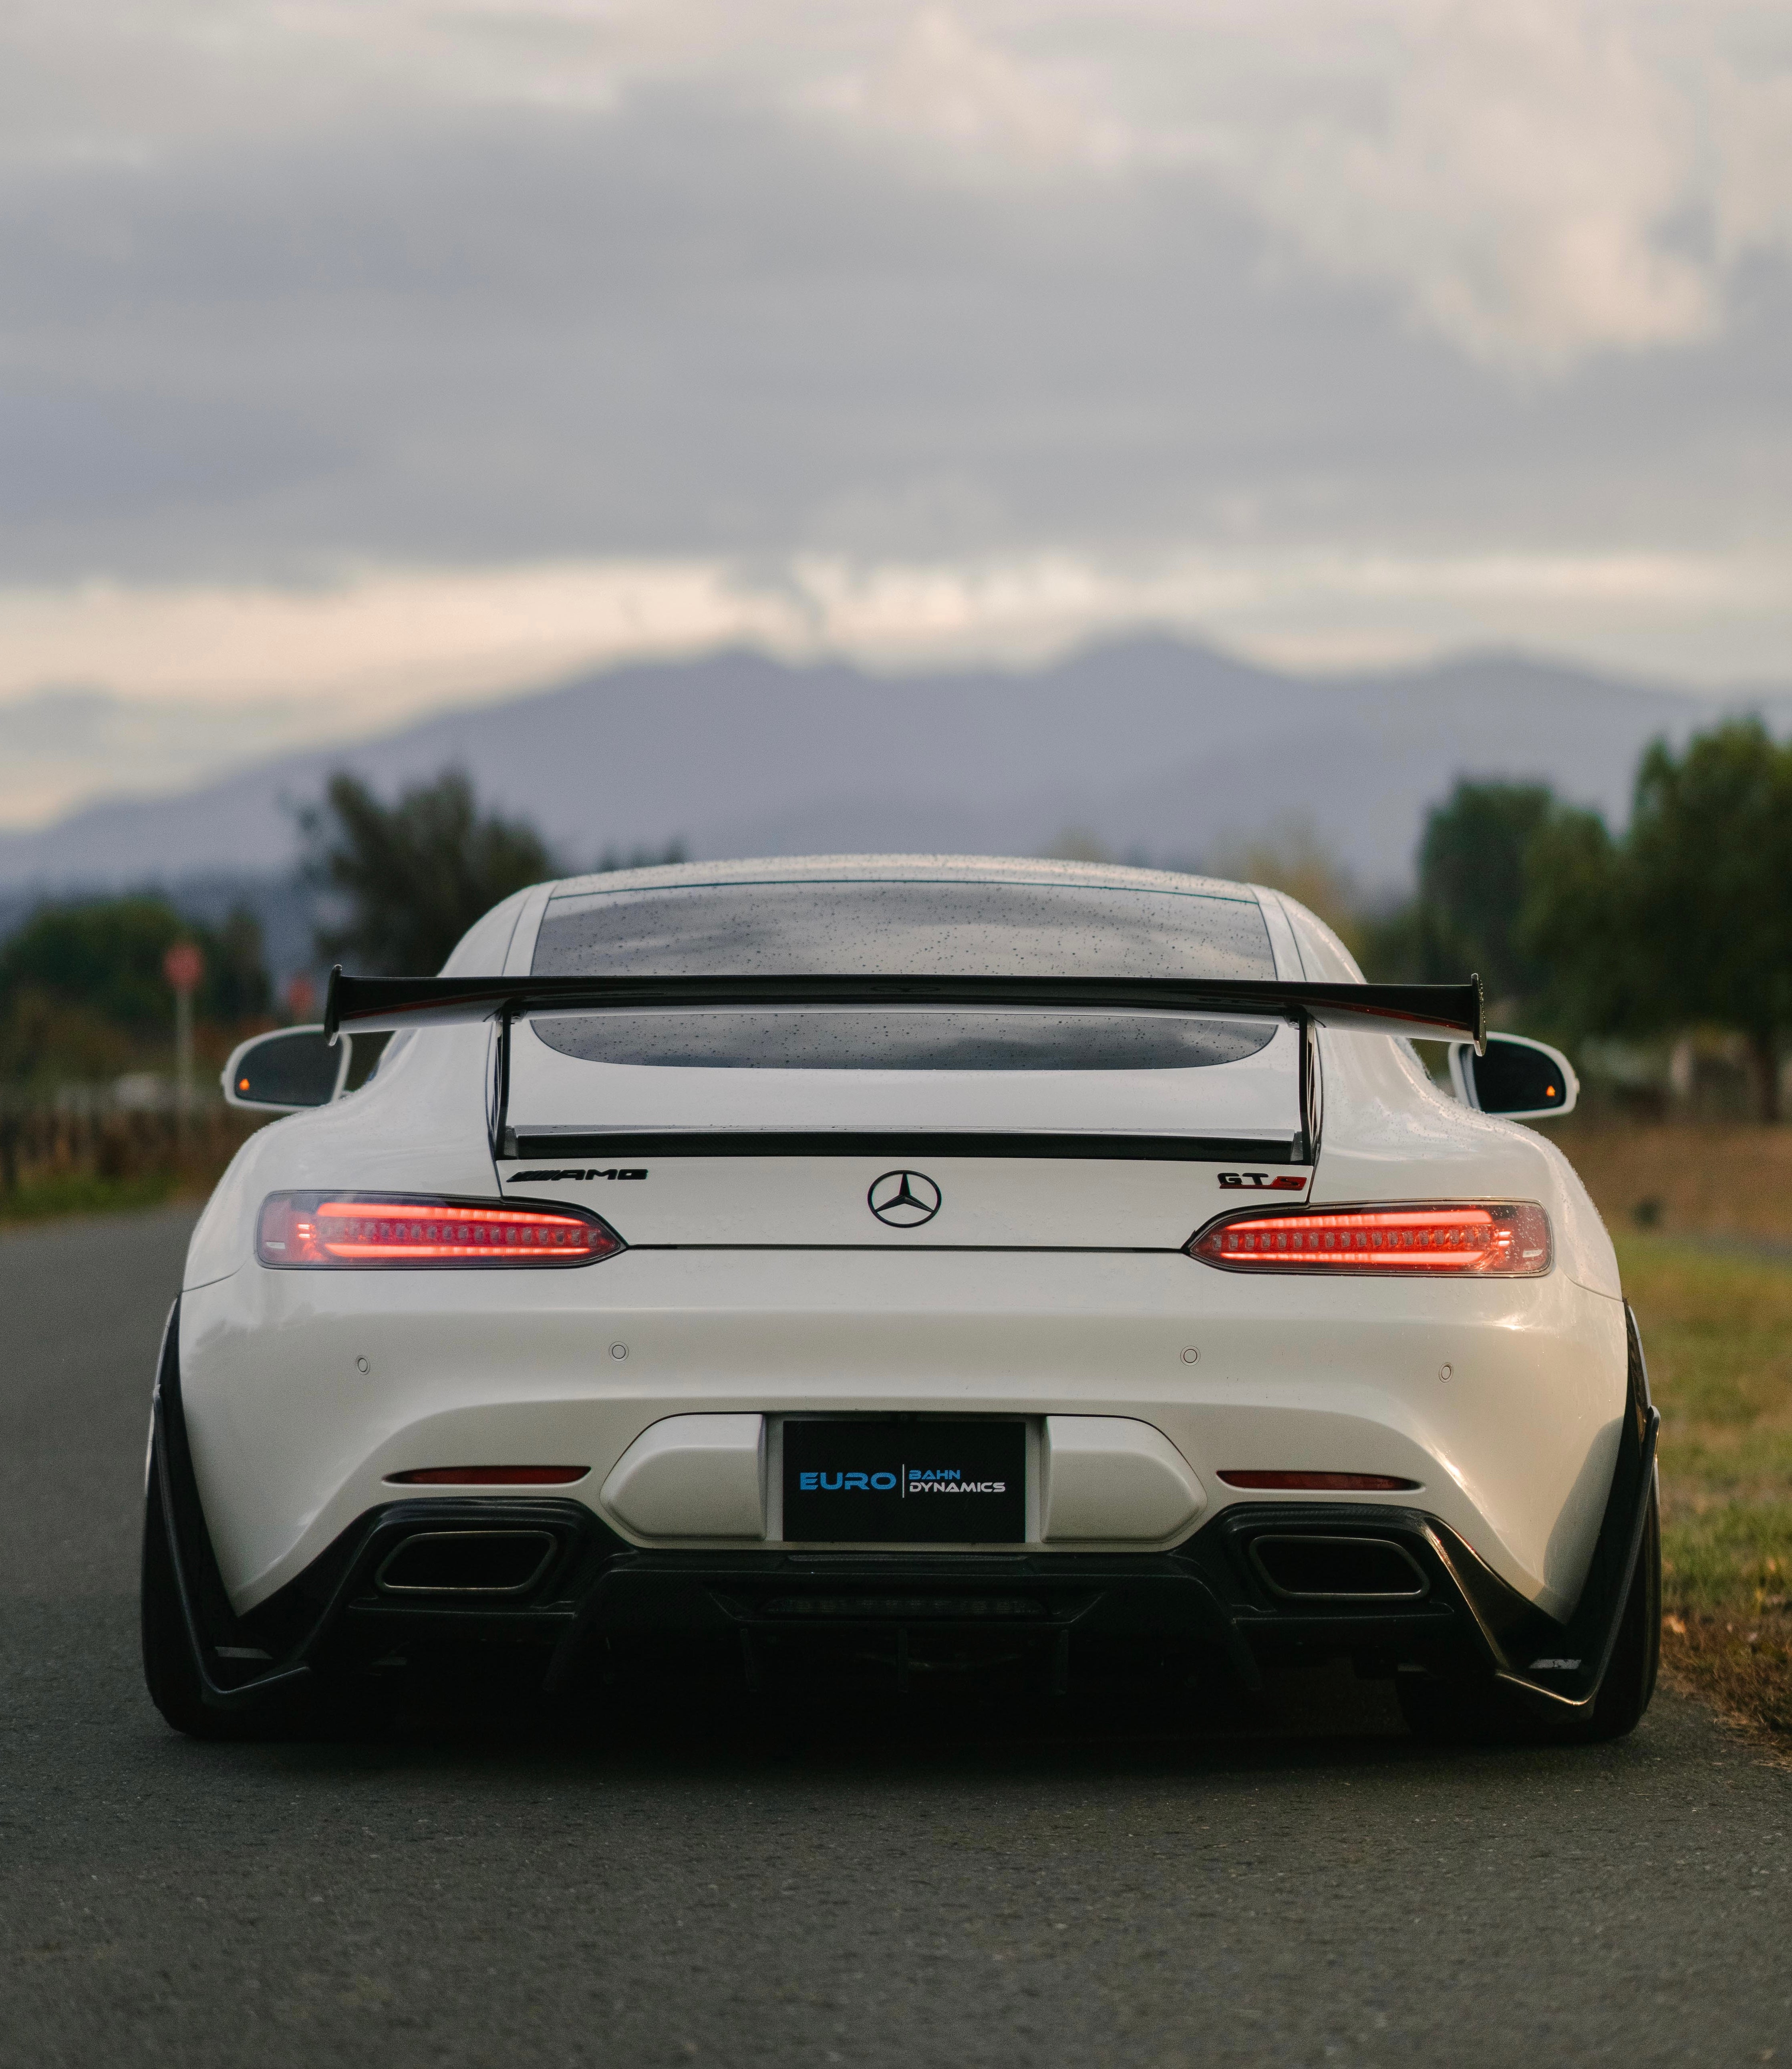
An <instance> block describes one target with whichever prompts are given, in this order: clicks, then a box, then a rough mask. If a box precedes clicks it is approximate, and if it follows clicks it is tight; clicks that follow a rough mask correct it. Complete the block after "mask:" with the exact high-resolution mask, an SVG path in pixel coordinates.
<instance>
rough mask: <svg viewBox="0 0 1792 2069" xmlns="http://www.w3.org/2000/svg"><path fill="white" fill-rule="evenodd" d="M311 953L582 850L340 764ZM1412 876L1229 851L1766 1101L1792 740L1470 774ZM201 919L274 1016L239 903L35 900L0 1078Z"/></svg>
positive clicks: (539, 875) (142, 1024)
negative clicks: (1616, 764) (1699, 1040)
mask: <svg viewBox="0 0 1792 2069" xmlns="http://www.w3.org/2000/svg"><path fill="white" fill-rule="evenodd" d="M300 828H301V831H302V834H303V836H304V863H303V871H304V879H305V881H306V882H307V883H308V884H309V885H310V887H311V888H312V891H313V892H314V893H315V895H316V898H317V899H318V900H319V903H320V908H321V909H322V912H323V917H322V918H321V920H320V923H319V925H318V928H317V932H316V950H317V953H318V955H319V957H320V960H321V961H325V962H332V961H345V962H348V963H352V964H353V965H354V966H355V967H357V968H358V969H365V970H369V971H382V970H383V971H391V972H407V971H429V970H434V969H438V968H439V966H440V965H441V964H442V962H443V961H444V960H445V959H446V957H447V954H448V953H449V951H450V950H451V949H452V948H453V946H454V945H455V942H456V941H459V938H460V937H461V935H462V934H463V933H464V932H465V931H466V930H467V928H468V927H469V926H471V924H472V923H473V922H474V920H476V919H478V918H479V917H480V915H481V914H482V913H484V912H488V911H489V910H490V908H492V906H493V905H495V904H497V903H498V901H499V900H500V899H503V898H505V897H508V896H509V895H510V894H511V893H512V892H514V891H517V890H520V889H522V888H525V886H527V885H529V884H537V883H540V882H541V881H542V880H544V879H546V878H549V877H553V876H559V875H567V874H569V873H570V872H571V870H572V868H573V867H574V866H575V865H574V864H572V863H569V860H568V859H567V858H566V857H565V856H564V855H561V854H559V853H557V852H556V851H555V850H554V848H553V847H552V845H551V844H550V843H548V842H547V841H545V839H543V838H542V836H541V834H540V833H539V832H538V831H537V830H536V829H535V828H534V827H533V826H530V825H529V823H528V822H527V821H525V820H522V819H518V818H507V817H505V816H504V814H501V813H497V812H488V811H482V810H480V805H479V802H478V799H477V798H476V794H475V793H474V790H473V786H472V785H471V781H469V780H468V778H467V776H466V775H465V774H464V773H463V772H461V771H459V770H456V769H447V770H444V771H443V773H441V774H440V775H439V777H436V779H435V781H433V782H429V783H423V784H419V785H417V786H414V787H412V788H410V789H409V790H406V791H404V792H403V793H402V794H401V795H400V796H398V798H396V799H394V801H393V802H390V803H386V802H382V800H381V799H380V798H378V797H377V796H375V795H374V793H373V792H372V791H371V790H369V788H368V787H367V786H366V785H365V784H364V783H363V782H361V780H360V779H359V778H358V777H355V776H353V775H351V774H349V773H346V772H338V773H337V774H335V775H333V776H332V777H330V778H329V781H328V783H327V784H326V786H325V790H324V794H323V795H322V796H321V797H320V798H319V799H318V800H317V801H316V803H315V804H313V805H312V806H309V807H308V808H307V809H306V810H304V811H302V812H301V813H300ZM681 859H683V853H682V851H681V849H680V848H679V847H677V846H676V844H675V845H671V846H668V847H666V848H663V849H661V850H658V851H636V852H635V853H632V854H626V855H625V854H621V853H618V852H614V851H611V852H610V853H606V854H605V855H602V856H600V857H599V858H598V862H597V864H596V867H598V869H600V870H608V869H617V868H635V867H642V866H643V865H647V864H651V863H664V862H676V861H679V860H681ZM1417 860H1418V870H1417V879H1418V881H1417V888H1416V890H1415V892H1414V896H1412V897H1411V899H1410V900H1407V901H1406V902H1405V903H1404V904H1401V905H1399V906H1398V907H1397V908H1394V909H1393V910H1390V911H1382V912H1372V913H1367V914H1365V913H1364V912H1361V910H1360V909H1357V908H1355V907H1354V906H1353V902H1352V900H1351V898H1350V895H1349V886H1348V884H1347V883H1345V882H1344V881H1343V880H1342V879H1341V877H1340V875H1339V873H1338V872H1337V870H1336V868H1335V867H1334V866H1333V865H1332V864H1330V863H1329V861H1328V860H1327V859H1326V857H1325V855H1324V854H1323V852H1322V851H1321V850H1320V849H1319V848H1318V847H1316V844H1314V843H1312V842H1311V841H1310V840H1309V841H1307V842H1305V843H1302V842H1300V841H1296V843H1294V845H1293V847H1292V848H1288V847H1284V850H1283V851H1281V852H1280V854H1264V853H1262V852H1257V853H1248V852H1247V853H1245V854H1243V855H1239V856H1235V857H1231V858H1229V859H1227V862H1226V863H1225V865H1224V870H1225V873H1227V874H1231V875H1239V876H1244V877H1249V878H1253V879H1257V880H1260V881H1270V882H1276V883H1280V884H1281V885H1282V888H1285V889H1287V890H1288V891H1290V892H1292V893H1293V894H1294V895H1295V896H1297V897H1300V898H1301V899H1303V900H1304V901H1305V902H1306V903H1308V904H1311V905H1312V906H1314V907H1315V908H1316V909H1317V910H1319V911H1320V912H1321V913H1322V914H1323V915H1324V916H1325V917H1327V918H1329V919H1332V920H1334V921H1335V922H1336V923H1337V924H1340V926H1341V928H1342V930H1343V931H1344V932H1345V934H1346V937H1347V938H1349V940H1350V941H1351V945H1353V947H1354V948H1355V949H1357V953H1358V955H1359V957H1360V959H1361V961H1362V964H1363V966H1364V969H1365V972H1366V973H1367V974H1369V975H1370V977H1380V978H1386V979H1394V978H1401V977H1409V978H1418V979H1431V980H1436V981H1444V980H1450V979H1456V978H1460V977H1463V976H1465V975H1467V973H1468V972H1469V971H1471V970H1479V971H1480V973H1481V976H1482V977H1483V979H1484V981H1485V983H1486V985H1487V987H1488V997H1489V999H1490V1001H1491V1002H1492V1006H1493V1010H1494V1012H1495V1014H1496V1017H1497V1019H1498V1020H1499V1022H1500V1024H1502V1025H1504V1026H1515V1027H1519V1028H1525V1029H1529V1030H1531V1031H1533V1032H1535V1033H1538V1034H1543V1035H1549V1036H1552V1037H1553V1038H1555V1039H1559V1040H1561V1041H1563V1042H1565V1043H1567V1044H1568V1045H1569V1046H1570V1047H1573V1046H1574V1044H1575V1043H1579V1042H1583V1041H1585V1040H1586V1039H1587V1038H1589V1037H1590V1036H1605V1037H1619V1038H1629V1039H1637V1040H1647V1039H1655V1038H1659V1037H1662V1036H1666V1035H1675V1034H1678V1033H1680V1032H1682V1031H1684V1030H1688V1029H1692V1028H1696V1027H1712V1028H1717V1029H1721V1030H1727V1031H1729V1032H1731V1033H1733V1034H1735V1035H1738V1036H1740V1037H1741V1040H1742V1042H1743V1043H1744V1044H1745V1047H1746V1052H1747V1055H1748V1057H1749V1074H1750V1079H1751V1083H1752V1085H1753V1094H1754V1100H1755V1104H1756V1108H1757V1112H1759V1114H1760V1115H1761V1117H1762V1118H1763V1119H1765V1120H1777V1119H1778V1117H1779V1113H1780V1098H1779V1081H1780V1075H1781V1063H1782V1056H1783V1055H1784V1052H1785V1050H1786V1042H1787V1037H1788V1034H1789V1032H1792V744H1788V745H1780V744H1778V743H1777V742H1776V741H1774V740H1773V739H1772V738H1771V737H1770V735H1769V734H1768V733H1767V732H1766V730H1765V728H1764V727H1763V726H1762V725H1761V724H1760V722H1759V721H1758V720H1752V719H1750V720H1732V721H1729V722H1728V723H1726V724H1721V725H1719V726H1716V727H1715V728H1712V730H1710V731H1709V732H1707V733H1700V734H1697V735H1696V736H1695V737H1693V738H1692V739H1691V740H1690V741H1688V743H1687V744H1686V745H1685V746H1684V748H1682V749H1674V748H1673V747H1672V746H1671V745H1669V744H1668V743H1667V742H1666V741H1657V742H1655V745H1652V746H1651V747H1650V748H1649V749H1647V752H1646V753H1644V755H1643V759H1642V761H1641V764H1640V765H1639V769H1638V771H1637V775H1636V781H1635V792H1634V797H1633V801H1632V806H1631V814H1630V818H1629V820H1628V822H1627V825H1626V826H1625V827H1624V829H1623V831H1622V832H1621V833H1617V834H1614V832H1613V831H1612V830H1611V829H1610V827H1608V826H1607V825H1606V822H1605V821H1604V819H1603V818H1602V816H1601V815H1600V814H1598V812H1596V811H1592V810H1587V809H1586V808H1585V807H1582V806H1574V805H1571V804H1569V803H1566V802H1564V801H1563V800H1562V799H1561V798H1557V796H1556V795H1555V794H1554V793H1553V791H1552V790H1550V789H1549V786H1546V785H1545V784H1541V783H1508V782H1488V781H1474V780H1472V779H1467V778H1465V779H1463V780H1462V781H1459V782H1458V783H1457V785H1456V786H1455V789H1454V790H1453V791H1452V792H1451V795H1450V796H1449V797H1448V798H1446V799H1445V800H1443V802H1440V803H1439V804H1438V805H1437V806H1434V807H1433V809H1432V810H1431V812H1430V813H1429V814H1427V819H1426V822H1425V826H1424V829H1423V834H1422V835H1421V838H1420V841H1419V846H1418V858H1417ZM178 939H186V940H191V941H195V942H196V943H197V944H198V946H199V947H200V949H201V950H202V953H203V955H204V957H205V964H206V977H205V979H204V983H203V986H202V990H201V992H200V994H199V996H198V1000H197V1005H198V1011H199V1014H200V1016H201V1020H202V1024H205V1025H207V1026H210V1027H211V1028H212V1029H213V1030H214V1033H216V1034H218V1039H222V1035H223V1034H233V1035H234V1034H235V1032H237V1031H239V1030H242V1029H243V1028H245V1027H247V1026H252V1025H254V1024H256V1023H258V1022H260V1023H263V1024H265V1022H267V1018H268V1016H269V1015H270V1013H271V1006H272V1004H273V1002H272V999H271V994H270V986H269V983H268V977H267V971H266V969H265V967H264V965H263V953H262V945H261V941H260V933H259V928H258V927H257V925H256V924H255V920H254V918H253V916H252V915H251V914H250V913H248V912H246V911H243V912H236V913H233V914H232V915H231V917H230V919H229V920H227V921H226V922H225V923H224V924H223V925H222V927H221V928H215V929H213V928H205V927H202V926H196V925H194V924H192V923H191V922H190V921H188V920H185V919H183V918H182V916H180V915H179V914H178V912H176V911H175V910H174V908H173V907H172V906H171V905H170V904H169V903H168V901H167V900H165V899H162V898H159V897H156V896H135V897H128V898H115V899H104V900H89V901H84V902H82V903H80V904H71V905H51V906H46V907H44V908H42V909H40V910H39V912H37V913H36V914H35V916H33V917H32V918H31V920H28V921H27V924H25V925H24V926H23V927H22V928H19V929H18V931H17V932H15V933H14V935H13V936H12V937H11V938H10V940H8V941H6V942H5V943H4V944H3V945H0V1079H6V1080H10V1081H11V1082H12V1083H14V1084H15V1085H16V1084H19V1083H26V1084H31V1083H50V1082H53V1081H56V1080H59V1079H71V1078H75V1079H79V1078H89V1079H91V1078H96V1077H100V1076H104V1075H110V1074H115V1073H116V1072H118V1071H122V1070H126V1069H129V1068H131V1067H134V1066H135V1065H137V1063H140V1062H141V1058H142V1055H144V1053H145V1051H146V1049H149V1048H153V1047H155V1046H156V1045H157V1044H159V1043H161V1042H162V1041H163V1040H165V1030H166V1027H167V1026H168V1023H169V993H168V990H167V986H166V983H165V980H164V978H163V977H162V973H161V962H162V957H163V956H164V955H165V953H166V951H167V949H168V948H169V945H171V944H172V943H173V941H176V940H178Z"/></svg>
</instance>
